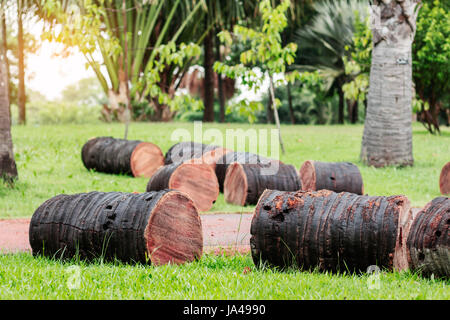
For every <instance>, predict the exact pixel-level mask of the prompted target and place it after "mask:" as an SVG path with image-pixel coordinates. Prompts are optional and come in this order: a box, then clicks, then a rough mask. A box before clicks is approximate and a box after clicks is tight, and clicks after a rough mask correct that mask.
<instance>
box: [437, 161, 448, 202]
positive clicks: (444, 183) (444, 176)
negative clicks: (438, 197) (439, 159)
mask: <svg viewBox="0 0 450 320" xmlns="http://www.w3.org/2000/svg"><path fill="white" fill-rule="evenodd" d="M439 189H440V190H441V193H442V194H443V195H450V162H447V164H446V165H445V166H444V167H443V168H442V171H441V175H440V177H439Z"/></svg>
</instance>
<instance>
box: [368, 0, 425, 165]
mask: <svg viewBox="0 0 450 320" xmlns="http://www.w3.org/2000/svg"><path fill="white" fill-rule="evenodd" d="M419 2H420V1H417V0H416V1H413V0H396V1H373V5H372V34H373V51H372V66H371V70H370V87H369V94H368V106H367V115H366V119H365V125H364V134H363V139H362V147H361V160H362V161H363V162H365V163H366V164H368V165H373V166H375V167H384V166H388V165H400V166H410V165H413V162H414V160H413V154H412V127H411V122H412V116H411V113H412V111H411V104H412V90H413V86H412V56H411V45H412V42H413V40H414V35H415V31H416V18H417V14H418V11H419V6H418V5H419Z"/></svg>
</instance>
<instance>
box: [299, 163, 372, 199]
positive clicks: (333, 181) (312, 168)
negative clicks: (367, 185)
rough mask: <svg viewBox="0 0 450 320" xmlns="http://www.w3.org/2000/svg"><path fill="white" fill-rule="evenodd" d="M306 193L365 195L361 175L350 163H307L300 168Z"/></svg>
mask: <svg viewBox="0 0 450 320" xmlns="http://www.w3.org/2000/svg"><path fill="white" fill-rule="evenodd" d="M300 177H301V180H302V189H303V190H304V191H317V190H322V189H326V190H331V191H334V192H351V193H355V194H360V195H361V194H364V186H363V181H362V177H361V173H360V172H359V169H358V167H357V166H355V165H354V164H353V163H350V162H319V161H311V160H308V161H305V162H304V163H303V165H302V167H301V168H300Z"/></svg>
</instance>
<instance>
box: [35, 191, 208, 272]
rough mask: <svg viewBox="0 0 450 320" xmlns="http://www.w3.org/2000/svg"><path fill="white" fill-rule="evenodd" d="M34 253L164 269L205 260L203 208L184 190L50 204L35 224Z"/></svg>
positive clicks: (68, 198)
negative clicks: (166, 265)
mask: <svg viewBox="0 0 450 320" xmlns="http://www.w3.org/2000/svg"><path fill="white" fill-rule="evenodd" d="M29 237H30V245H31V248H32V250H33V255H38V254H42V255H45V256H48V257H63V258H73V257H75V256H79V257H80V258H81V259H88V260H91V259H96V258H99V257H103V258H104V259H107V260H111V259H118V260H121V261H124V262H140V263H146V264H153V265H160V264H166V263H183V262H186V261H193V260H194V259H196V258H200V257H201V255H202V250H203V235H202V226H201V221H200V218H199V215H198V212H197V209H196V207H195V205H194V203H193V202H192V200H190V199H189V198H188V197H186V196H185V195H184V194H182V193H181V192H179V191H160V192H150V193H141V194H134V193H120V192H108V193H104V192H90V193H82V194H75V195H58V196H56V197H54V198H51V199H49V200H47V201H46V202H44V203H43V204H42V205H41V206H40V207H39V208H38V209H37V210H36V211H35V213H34V214H33V217H32V219H31V222H30V232H29Z"/></svg>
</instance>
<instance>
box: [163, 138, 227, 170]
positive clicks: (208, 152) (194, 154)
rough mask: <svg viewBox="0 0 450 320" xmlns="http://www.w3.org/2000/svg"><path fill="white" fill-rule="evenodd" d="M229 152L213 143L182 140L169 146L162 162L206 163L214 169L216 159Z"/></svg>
mask: <svg viewBox="0 0 450 320" xmlns="http://www.w3.org/2000/svg"><path fill="white" fill-rule="evenodd" d="M229 152H231V150H229V149H226V148H222V147H219V146H215V145H208V144H203V143H198V142H193V141H184V142H179V143H177V144H174V145H173V146H172V147H170V149H169V150H168V151H167V152H166V156H165V159H164V164H166V165H168V164H172V163H183V162H187V163H206V164H208V165H210V166H211V168H212V169H213V170H215V168H216V163H217V161H219V160H220V159H221V158H222V157H223V156H224V155H225V154H227V153H229Z"/></svg>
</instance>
